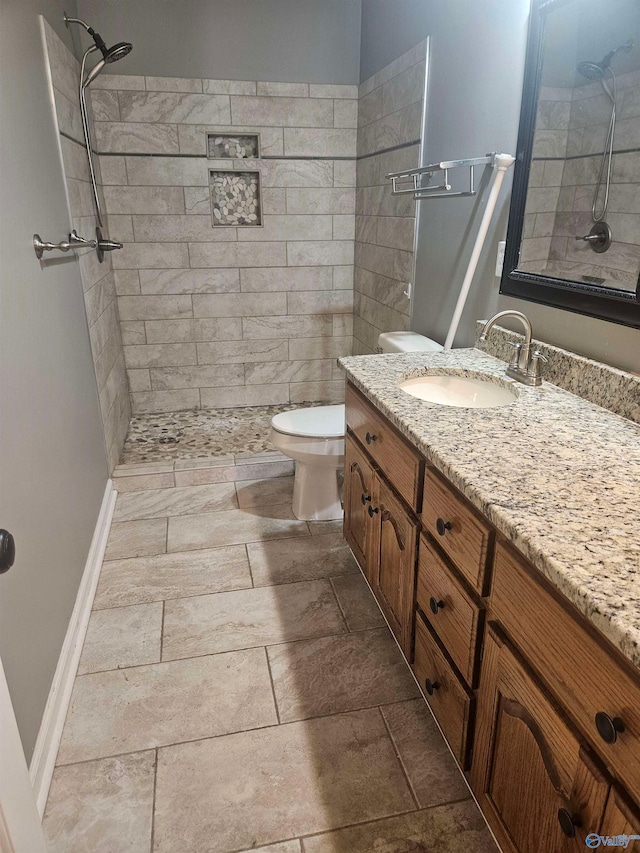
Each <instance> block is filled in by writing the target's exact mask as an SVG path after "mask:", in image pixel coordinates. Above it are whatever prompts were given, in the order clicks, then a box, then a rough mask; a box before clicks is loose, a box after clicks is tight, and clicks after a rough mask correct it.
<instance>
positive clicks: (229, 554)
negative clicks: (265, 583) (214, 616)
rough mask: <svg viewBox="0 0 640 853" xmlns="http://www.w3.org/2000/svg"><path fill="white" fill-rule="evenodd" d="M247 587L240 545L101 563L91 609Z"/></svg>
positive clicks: (245, 562) (244, 556) (248, 580)
mask: <svg viewBox="0 0 640 853" xmlns="http://www.w3.org/2000/svg"><path fill="white" fill-rule="evenodd" d="M247 587H251V573H250V571H249V561H248V559H247V553H246V550H245V547H244V545H231V546H229V547H227V548H211V549H204V550H201V551H186V552H184V553H175V554H159V555H157V556H155V557H135V558H133V559H130V560H113V561H110V562H105V563H103V565H102V570H101V572H100V580H99V581H98V589H97V592H96V597H95V600H94V602H93V607H94V610H102V609H104V608H108V607H120V606H122V605H127V604H142V603H145V602H150V601H163V600H167V599H170V598H183V597H187V596H191V595H206V594H207V593H212V592H229V591H230V590H234V589H246V588H247Z"/></svg>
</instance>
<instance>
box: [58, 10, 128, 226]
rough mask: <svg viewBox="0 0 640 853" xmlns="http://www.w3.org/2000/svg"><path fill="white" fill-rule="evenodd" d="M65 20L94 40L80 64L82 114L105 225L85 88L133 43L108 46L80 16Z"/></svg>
mask: <svg viewBox="0 0 640 853" xmlns="http://www.w3.org/2000/svg"><path fill="white" fill-rule="evenodd" d="M64 22H65V24H66V26H67V27H68V26H69V24H79V25H80V26H81V27H84V29H85V30H86V31H87V32H88V33H89V35H90V36H91V38H92V39H93V42H94V43H93V44H92V45H90V46H89V47H88V48H87V49H86V50H85V52H84V55H83V57H82V63H81V66H80V88H79V95H80V116H81V118H82V131H83V134H84V142H85V146H86V149H87V160H88V161H89V174H90V176H91V188H92V190H93V200H94V203H95V207H96V218H97V220H98V225H103V224H104V223H103V221H102V210H101V208H100V199H99V198H98V188H97V186H96V176H95V171H94V168H93V153H92V147H91V134H90V132H89V119H88V116H87V103H86V97H85V90H86V89H87V87H88V86H89V84H90V83H91V82H92V81H93V80H95V79H96V77H97V76H98V75H99V74H100V72H101V71H102V69H103V68H104V66H105V65H107V64H110V63H112V62H117V61H118V60H119V59H123V58H124V57H125V56H127V54H129V53H131V50H132V49H133V45H132V44H131V43H130V42H126V41H121V42H118V43H117V44H114V45H113V46H112V47H107V45H106V44H105V43H104V41H103V40H102V38H101V37H100V34H99V33H97V32H96V31H95V30H94V29H93V28H92V27H90V26H89V25H88V24H86V23H85V22H84V21H81V20H80V18H70V17H69V16H68V15H67V14H66V12H65V14H64ZM92 53H100V54H101V57H100V59H99V60H98V62H96V64H95V65H94V66H93V68H92V69H91V70H90V71H89V72H87V73H86V75H85V70H86V65H87V59H88V58H89V56H90V54H92Z"/></svg>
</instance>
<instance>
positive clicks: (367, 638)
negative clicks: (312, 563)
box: [267, 627, 419, 723]
mask: <svg viewBox="0 0 640 853" xmlns="http://www.w3.org/2000/svg"><path fill="white" fill-rule="evenodd" d="M267 653H268V655H269V666H270V667H271V676H272V679H273V689H274V691H275V695H276V703H277V706H278V715H279V717H280V721H281V722H283V723H284V722H288V721H290V720H302V719H305V718H306V717H317V716H321V715H324V714H337V713H340V712H342V711H352V710H356V709H358V708H369V707H371V706H373V705H382V704H384V703H387V702H396V701H398V700H400V699H403V698H404V699H410V698H412V697H414V696H418V695H419V694H418V688H417V687H416V683H415V681H414V680H413V677H412V676H411V673H410V672H409V670H408V669H407V665H406V664H405V662H404V660H403V658H402V655H401V654H400V651H399V649H398V647H397V646H396V644H395V642H394V640H393V638H392V637H391V635H390V633H389V631H388V630H387V628H386V627H385V628H380V629H376V630H373V631H360V632H358V633H357V634H345V635H344V636H342V637H322V638H320V639H317V640H302V641H300V642H297V643H287V644H285V645H281V646H272V647H271V648H269V649H268V650H267Z"/></svg>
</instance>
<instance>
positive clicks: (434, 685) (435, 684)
mask: <svg viewBox="0 0 640 853" xmlns="http://www.w3.org/2000/svg"><path fill="white" fill-rule="evenodd" d="M424 689H425V690H426V691H427V693H428V694H429V696H433V694H434V693H435V692H436V690H439V689H440V682H439V681H431V679H430V678H427V680H426V681H425V683H424Z"/></svg>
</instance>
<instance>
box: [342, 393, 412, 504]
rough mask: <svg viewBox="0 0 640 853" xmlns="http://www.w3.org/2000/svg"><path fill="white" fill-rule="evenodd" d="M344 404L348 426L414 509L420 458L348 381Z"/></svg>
mask: <svg viewBox="0 0 640 853" xmlns="http://www.w3.org/2000/svg"><path fill="white" fill-rule="evenodd" d="M345 404H346V408H347V426H348V427H349V429H350V430H351V431H352V432H353V434H354V435H355V436H356V437H357V439H358V440H359V441H360V442H361V443H362V444H363V445H365V446H366V448H367V451H368V453H369V454H370V455H371V457H372V458H373V460H374V461H375V463H376V465H378V467H379V468H380V470H381V471H382V472H383V473H384V474H385V475H386V476H387V478H388V479H389V480H390V481H391V482H392V483H393V487H394V488H395V490H396V491H397V492H398V493H399V494H400V495H401V496H402V497H403V498H404V500H405V501H406V502H407V503H408V504H409V506H410V507H411V508H412V509H414V510H416V511H418V510H419V509H420V507H419V505H418V500H419V492H420V489H421V486H422V483H421V475H422V460H421V459H420V456H419V455H418V452H417V451H416V450H415V448H413V447H411V445H410V444H409V443H408V442H406V441H405V440H404V439H403V438H402V437H401V436H400V435H399V434H398V433H397V432H396V431H395V430H394V428H393V427H392V426H391V424H389V423H388V422H387V421H386V420H385V418H384V417H383V415H381V414H380V413H379V412H378V411H377V409H376V408H375V406H372V405H371V403H369V402H368V401H367V400H365V398H364V397H363V396H362V394H360V393H359V392H358V391H356V390H355V388H354V387H353V386H352V385H349V384H347V390H346V396H345Z"/></svg>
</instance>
